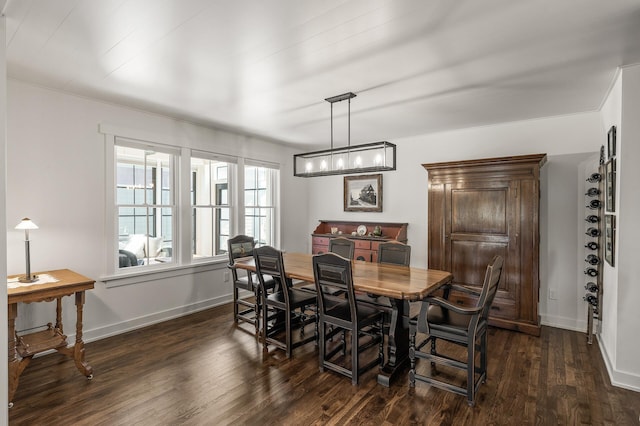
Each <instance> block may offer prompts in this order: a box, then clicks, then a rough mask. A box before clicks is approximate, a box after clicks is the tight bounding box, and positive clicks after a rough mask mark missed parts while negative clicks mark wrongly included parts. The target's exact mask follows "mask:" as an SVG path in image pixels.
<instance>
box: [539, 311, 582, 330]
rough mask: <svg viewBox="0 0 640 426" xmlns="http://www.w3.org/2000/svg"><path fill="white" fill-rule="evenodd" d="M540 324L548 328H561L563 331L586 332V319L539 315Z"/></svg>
mask: <svg viewBox="0 0 640 426" xmlns="http://www.w3.org/2000/svg"><path fill="white" fill-rule="evenodd" d="M540 323H541V324H542V325H547V326H549V327H555V328H562V329H564V330H571V331H578V332H581V333H586V332H587V319H586V318H585V319H584V320H577V319H575V318H569V317H560V316H554V315H540Z"/></svg>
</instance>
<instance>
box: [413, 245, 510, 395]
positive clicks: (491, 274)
mask: <svg viewBox="0 0 640 426" xmlns="http://www.w3.org/2000/svg"><path fill="white" fill-rule="evenodd" d="M502 265H503V259H502V257H501V256H494V257H493V259H492V260H491V262H490V263H489V265H488V266H487V269H486V272H485V276H484V282H483V285H482V289H481V290H480V291H477V290H474V289H471V288H469V287H465V286H461V285H457V284H447V285H445V287H444V288H443V290H444V291H443V297H437V296H428V297H426V298H425V299H423V301H422V305H421V308H420V314H419V315H418V317H417V318H415V317H414V318H412V319H411V320H410V321H409V359H410V363H411V367H410V370H409V385H410V387H414V386H415V383H416V380H417V381H420V382H424V383H428V384H430V385H432V386H435V387H438V388H441V389H444V390H447V391H450V392H454V393H457V394H460V395H465V396H466V397H467V403H468V404H469V405H470V406H473V405H474V404H475V397H476V393H477V392H478V388H479V387H480V384H481V383H484V382H485V381H486V380H487V328H488V317H489V309H490V308H491V303H492V302H493V298H494V297H495V295H496V292H497V290H498V282H499V281H500V276H501V274H502ZM451 290H455V291H460V292H464V293H467V294H471V295H473V296H474V297H476V298H477V301H476V303H475V305H473V306H468V307H465V306H460V305H458V304H455V303H452V302H450V301H449V300H447V299H448V297H449V295H450V292H451ZM417 333H421V334H425V335H427V336H428V337H427V338H426V339H425V340H423V341H422V342H420V343H419V344H418V343H416V335H417ZM438 339H440V340H444V341H448V342H451V343H455V344H457V345H460V346H463V347H465V348H466V358H465V359H462V357H460V356H458V355H456V354H450V353H449V354H443V353H439V352H438V351H437V348H436V341H437V340H438ZM427 343H431V346H430V350H428V351H426V350H425V351H423V350H422V348H423V347H424V346H425V345H426V344H427ZM476 350H479V351H480V365H479V366H478V365H476V362H477V361H476ZM417 359H425V360H428V361H430V363H431V374H430V375H423V374H421V373H418V370H417V369H416V360H417ZM436 364H440V365H444V366H446V367H454V368H456V369H461V370H465V371H466V373H467V380H466V386H464V387H463V386H459V385H456V384H454V383H453V380H447V381H445V380H439V379H437V378H436V376H437V375H438V371H436Z"/></svg>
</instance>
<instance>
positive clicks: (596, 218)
mask: <svg viewBox="0 0 640 426" xmlns="http://www.w3.org/2000/svg"><path fill="white" fill-rule="evenodd" d="M584 220H586V221H587V222H589V223H598V222H600V217H599V216H596V215H595V214H590V215H589V216H587V217H585V218H584Z"/></svg>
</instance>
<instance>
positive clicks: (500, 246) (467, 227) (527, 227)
mask: <svg viewBox="0 0 640 426" xmlns="http://www.w3.org/2000/svg"><path fill="white" fill-rule="evenodd" d="M546 159H547V156H546V154H535V155H523V156H517V157H503V158H488V159H482V160H469V161H454V162H448V163H432V164H423V166H424V168H425V169H426V170H427V172H428V173H429V193H428V196H429V199H428V200H429V203H428V239H429V250H428V263H429V268H432V269H441V270H446V271H450V272H451V273H452V274H453V280H454V283H456V284H462V285H465V286H471V287H479V286H482V282H483V279H484V273H485V269H486V266H487V264H488V263H489V261H490V260H491V259H492V257H493V256H494V255H496V254H499V255H500V256H502V257H503V258H504V261H505V262H504V268H503V271H502V276H501V278H500V284H499V288H498V293H497V294H496V298H495V300H494V302H493V305H492V307H491V314H490V317H489V318H490V324H492V325H495V326H497V327H502V328H507V329H511V330H518V331H522V332H525V333H529V334H533V335H536V336H539V335H540V317H539V314H538V298H539V295H538V291H539V290H538V289H539V286H540V280H539V271H538V269H539V252H540V250H539V245H540V244H539V239H540V237H539V230H538V222H539V201H540V168H541V167H542V165H543V164H544V163H545V161H546ZM468 297H469V296H465V295H463V294H454V295H452V300H454V301H455V302H456V303H466V302H469V300H467V298H468Z"/></svg>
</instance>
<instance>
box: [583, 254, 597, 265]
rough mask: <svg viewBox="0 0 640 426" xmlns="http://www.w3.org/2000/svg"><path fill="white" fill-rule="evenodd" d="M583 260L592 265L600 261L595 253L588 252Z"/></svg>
mask: <svg viewBox="0 0 640 426" xmlns="http://www.w3.org/2000/svg"><path fill="white" fill-rule="evenodd" d="M584 261H585V262H587V263H590V264H592V265H597V264H599V263H600V258H599V257H598V256H596V255H595V254H590V255H589V256H587V258H586V259H585V260H584Z"/></svg>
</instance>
